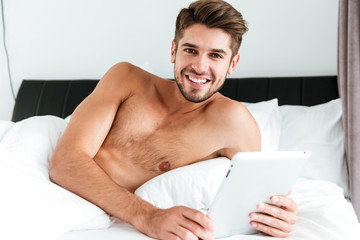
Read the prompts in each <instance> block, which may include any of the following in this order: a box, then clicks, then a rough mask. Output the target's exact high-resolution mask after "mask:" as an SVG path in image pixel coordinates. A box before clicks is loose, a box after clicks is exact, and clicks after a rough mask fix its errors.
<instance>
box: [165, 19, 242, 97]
mask: <svg viewBox="0 0 360 240" xmlns="http://www.w3.org/2000/svg"><path fill="white" fill-rule="evenodd" d="M230 41H231V37H230V35H229V34H227V33H225V32H224V31H223V30H221V29H218V28H208V27H206V26H205V25H202V24H193V25H191V26H190V27H188V28H186V29H185V30H184V34H183V37H182V38H181V39H180V40H179V42H178V46H175V43H174V42H173V45H172V49H171V62H172V63H175V66H174V74H175V80H176V83H177V85H178V87H179V89H180V91H181V93H182V95H183V96H184V97H185V98H186V99H187V100H188V101H191V102H202V101H205V100H206V99H208V98H210V97H211V96H212V95H213V94H214V93H216V92H217V91H218V90H219V89H220V88H221V87H222V85H223V84H224V82H225V78H226V75H227V74H232V73H233V71H234V69H235V66H236V64H237V62H238V61H239V54H236V56H234V57H233V58H231V56H232V52H231V49H230Z"/></svg>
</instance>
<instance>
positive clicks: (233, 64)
mask: <svg viewBox="0 0 360 240" xmlns="http://www.w3.org/2000/svg"><path fill="white" fill-rule="evenodd" d="M239 60H240V54H239V53H238V54H236V55H235V56H234V57H233V59H232V60H231V63H230V67H229V70H228V74H229V75H231V74H233V72H234V71H235V67H236V65H237V64H238V62H239Z"/></svg>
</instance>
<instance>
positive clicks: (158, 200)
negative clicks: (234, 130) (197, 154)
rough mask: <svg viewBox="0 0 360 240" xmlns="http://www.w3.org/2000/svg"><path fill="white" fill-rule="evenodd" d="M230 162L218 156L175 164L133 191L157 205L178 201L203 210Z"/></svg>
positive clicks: (208, 203)
mask: <svg viewBox="0 0 360 240" xmlns="http://www.w3.org/2000/svg"><path fill="white" fill-rule="evenodd" d="M230 162H231V161H230V160H229V159H227V158H225V157H219V158H214V159H210V160H206V161H202V162H197V163H193V164H190V165H187V166H184V167H180V168H176V169H174V170H171V171H169V172H166V173H163V174H161V175H159V176H157V177H155V178H153V179H150V180H149V181H147V182H146V183H144V184H143V185H142V186H140V187H139V188H138V189H137V190H136V191H135V194H136V195H137V196H139V197H140V198H142V199H143V200H145V201H147V202H149V203H151V204H153V205H154V206H157V207H159V208H164V209H165V208H169V207H173V206H179V205H182V206H187V207H190V208H194V209H197V210H199V211H202V212H204V213H205V212H206V211H207V209H208V208H209V205H210V203H211V202H212V200H213V198H214V196H215V194H216V193H217V191H218V189H219V187H220V184H221V182H222V180H223V179H224V177H225V174H226V172H227V170H228V169H229V166H230ZM184 193H185V194H184Z"/></svg>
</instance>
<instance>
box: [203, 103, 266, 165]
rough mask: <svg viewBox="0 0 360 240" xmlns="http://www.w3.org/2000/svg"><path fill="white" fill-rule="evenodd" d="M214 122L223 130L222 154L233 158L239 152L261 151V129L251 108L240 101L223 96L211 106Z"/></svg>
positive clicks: (219, 129)
mask: <svg viewBox="0 0 360 240" xmlns="http://www.w3.org/2000/svg"><path fill="white" fill-rule="evenodd" d="M209 107H210V108H211V109H209V110H210V115H211V118H212V119H213V120H214V121H212V122H213V124H216V125H217V129H218V131H221V133H222V134H221V136H222V142H223V149H222V151H221V152H220V155H223V156H226V157H229V158H232V156H233V155H234V154H235V153H237V152H253V151H260V150H261V149H260V148H261V138H260V130H259V127H258V125H257V123H256V120H255V119H254V117H253V116H252V114H251V113H250V112H249V110H248V109H247V108H246V107H245V106H244V105H243V104H242V103H240V102H238V101H235V100H232V99H229V98H226V97H224V96H221V97H219V98H217V99H216V100H215V101H214V102H213V103H212V104H211V106H209Z"/></svg>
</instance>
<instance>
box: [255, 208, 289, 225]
mask: <svg viewBox="0 0 360 240" xmlns="http://www.w3.org/2000/svg"><path fill="white" fill-rule="evenodd" d="M257 208H258V209H259V210H260V211H261V212H262V213H266V214H268V215H271V216H273V217H275V218H278V219H281V220H283V221H285V222H287V223H291V224H294V223H295V222H296V214H295V213H293V212H288V211H286V210H285V209H282V208H280V207H278V206H274V205H270V204H266V203H260V204H258V206H257Z"/></svg>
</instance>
